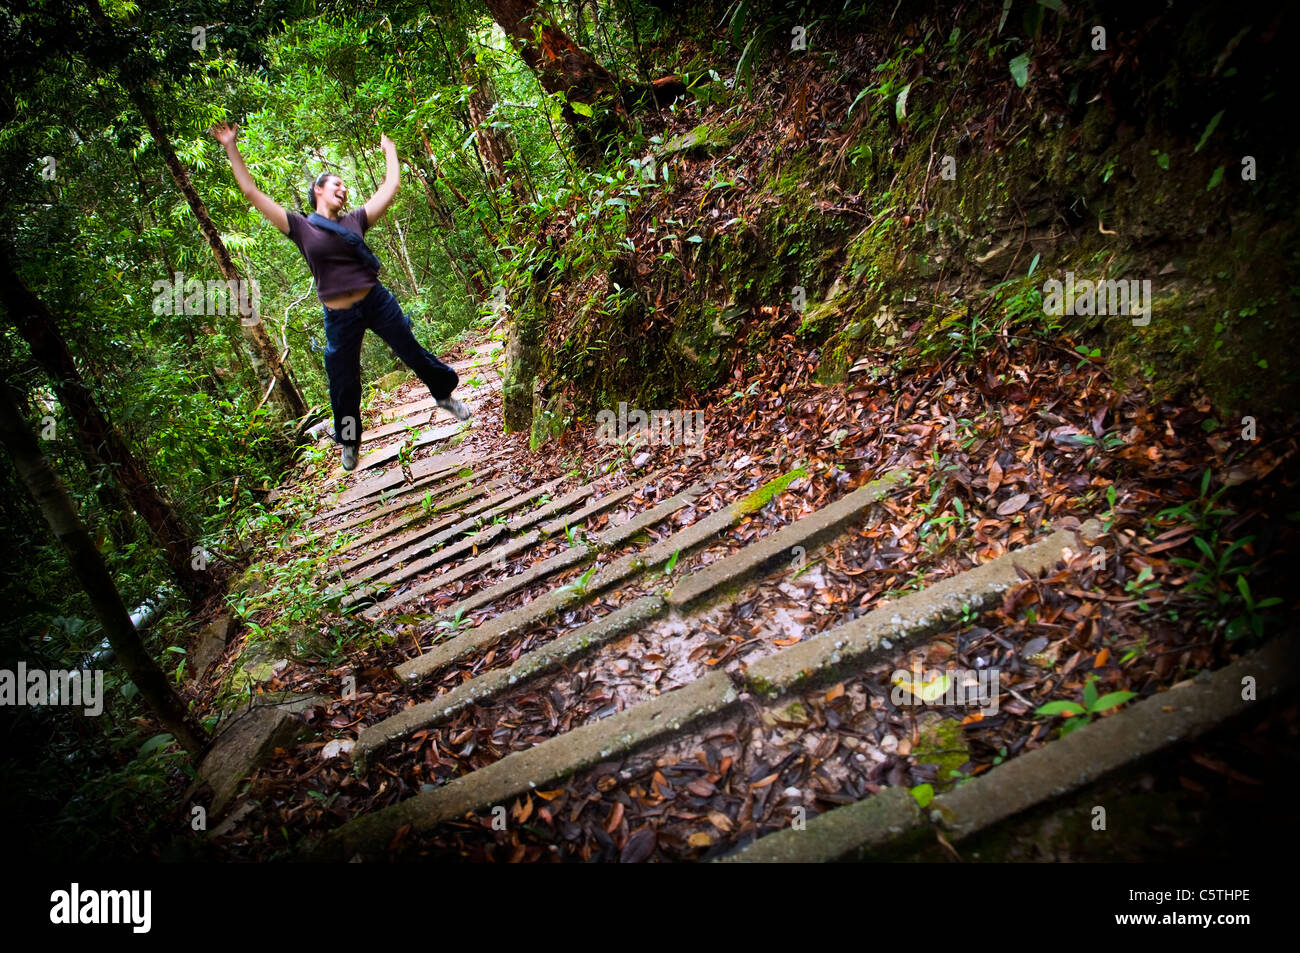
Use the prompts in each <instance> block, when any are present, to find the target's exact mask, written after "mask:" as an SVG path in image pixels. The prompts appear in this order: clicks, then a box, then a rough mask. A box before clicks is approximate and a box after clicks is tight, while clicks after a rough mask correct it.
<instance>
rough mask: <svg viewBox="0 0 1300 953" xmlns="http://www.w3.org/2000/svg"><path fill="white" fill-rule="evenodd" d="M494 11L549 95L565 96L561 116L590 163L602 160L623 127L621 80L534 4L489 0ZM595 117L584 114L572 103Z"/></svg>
mask: <svg viewBox="0 0 1300 953" xmlns="http://www.w3.org/2000/svg"><path fill="white" fill-rule="evenodd" d="M485 2H486V5H487V8H488V12H489V13H490V14H491V15H492V19H494V20H495V21H496V22H497V23H498V24H499V25H500V27H501V29H502V30H504V31H505V33H506V36H508V37H510V39H511V40H512V41H514V44H515V49H517V50H518V51H519V55H520V56H521V57H522V58H523V61H524V62H525V63H527V64H528V68H529V69H531V70H532V71H533V72H534V73H535V74H536V75H537V81H538V82H539V83H541V84H542V89H544V90H546V91H547V92H548V93H552V94H555V93H559V94H560V95H562V96H563V98H564V105H563V106H562V107H561V109H560V111H561V114H562V115H563V116H564V121H565V122H567V123H568V124H569V126H570V127H571V128H572V129H573V133H574V139H575V142H576V145H577V147H578V152H579V154H580V155H581V156H582V157H583V159H584V161H587V162H592V161H594V160H595V159H597V158H599V156H600V153H601V151H602V146H603V143H604V141H605V140H606V139H607V138H608V137H609V136H611V135H613V134H614V133H615V132H617V131H618V130H619V129H620V128H621V127H622V125H623V117H624V116H625V115H626V113H625V111H624V110H623V106H622V104H621V103H620V102H619V93H620V88H619V82H618V80H617V79H616V78H615V77H614V74H613V73H611V72H610V71H609V70H607V69H605V67H603V66H601V65H600V63H599V62H597V61H596V58H595V57H594V56H592V55H591V54H590V53H588V52H587V51H586V50H584V49H583V48H582V47H580V46H578V44H577V43H574V42H573V40H572V39H570V38H569V35H568V34H567V33H565V32H564V30H562V29H561V28H560V26H559V25H558V24H557V23H556V22H555V20H554V19H552V17H551V16H550V15H549V14H548V13H547V12H546V11H545V10H543V9H542V8H541V7H540V6H538V5H537V3H535V2H534V0H485ZM575 102H577V103H582V104H583V105H585V106H587V107H589V108H590V110H591V111H592V112H593V113H594V115H593V116H591V117H586V116H582V115H580V114H579V113H577V112H576V111H574V109H573V107H572V105H571V104H572V103H575Z"/></svg>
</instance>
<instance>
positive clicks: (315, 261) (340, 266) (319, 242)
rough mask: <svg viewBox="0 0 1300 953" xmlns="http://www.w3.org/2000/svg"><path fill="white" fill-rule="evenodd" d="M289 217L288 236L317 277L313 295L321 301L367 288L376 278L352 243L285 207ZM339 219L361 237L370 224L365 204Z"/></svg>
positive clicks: (313, 275) (373, 271)
mask: <svg viewBox="0 0 1300 953" xmlns="http://www.w3.org/2000/svg"><path fill="white" fill-rule="evenodd" d="M284 211H285V214H286V215H287V216H288V217H289V240H290V241H292V242H293V243H294V244H295V245H297V246H298V250H299V251H300V252H302V257H303V258H305V259H306V260H307V267H308V268H310V269H311V273H312V277H314V278H315V279H316V297H318V298H320V299H321V300H322V301H324V300H325V299H326V298H335V297H338V296H339V295H342V294H347V293H348V292H349V291H360V290H361V289H362V288H369V287H371V286H372V285H374V284H375V282H376V281H378V280H379V272H378V271H376V270H374V269H372V268H369V267H367V266H366V265H364V264H363V263H362V262H361V261H360V260H359V259H358V258H357V256H356V253H355V252H353V251H352V246H351V245H349V244H348V243H347V242H345V241H344V240H343V239H341V238H339V236H337V235H335V234H334V233H333V232H331V231H328V230H327V229H324V228H321V227H319V226H317V225H313V224H312V223H311V222H309V221H308V220H307V217H306V216H305V215H299V214H298V213H297V212H295V211H293V210H292V209H288V208H286V209H285V210H284ZM338 223H339V224H340V225H342V226H343V227H344V228H346V229H347V230H348V231H350V232H355V233H356V234H358V235H361V236H362V237H364V236H365V234H366V229H367V228H369V224H368V222H367V221H366V210H365V208H364V207H362V208H357V209H353V210H352V211H351V212H348V213H347V214H346V215H344V216H343V217H342V218H340V219H339V220H338Z"/></svg>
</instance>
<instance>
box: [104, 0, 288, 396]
mask: <svg viewBox="0 0 1300 953" xmlns="http://www.w3.org/2000/svg"><path fill="white" fill-rule="evenodd" d="M88 10H89V12H90V17H91V19H92V20H93V21H94V23H95V26H96V27H97V28H98V29H99V31H100V33H101V34H102V40H103V42H104V43H105V44H106V45H107V46H108V47H113V46H114V45H115V44H116V42H117V38H116V35H115V33H114V31H113V24H112V22H111V21H109V19H108V17H106V16H105V15H104V11H103V9H102V8H101V7H100V5H99V3H98V0H90V2H89V4H88ZM128 58H129V55H128ZM114 65H115V66H116V70H117V76H118V81H119V82H120V83H121V84H122V88H123V89H124V90H125V91H126V95H127V98H129V99H130V100H131V102H132V104H133V105H134V106H135V108H136V110H137V111H138V112H139V113H140V117H141V118H142V119H143V120H144V124H145V127H146V128H148V130H149V135H150V136H151V137H153V141H154V144H155V145H156V146H157V147H158V151H159V152H160V153H161V154H162V158H163V164H164V165H165V166H167V172H168V173H169V174H170V175H171V177H172V181H173V182H175V183H176V187H177V188H178V189H180V191H181V194H182V195H184V196H185V201H186V202H187V203H189V206H190V211H192V212H193V213H194V217H195V218H196V219H198V223H199V231H200V232H202V233H203V237H204V238H205V239H206V240H207V242H208V246H209V247H210V248H211V249H212V254H213V255H214V256H215V257H216V259H217V268H218V269H219V270H220V271H221V276H222V277H223V278H225V279H226V281H228V282H231V283H232V284H231V285H230V287H231V288H232V289H241V290H242V289H243V288H244V287H245V285H244V277H243V276H242V275H241V274H240V273H239V269H237V268H236V267H235V263H234V261H233V260H232V259H231V257H230V251H229V249H227V248H226V243H225V242H223V241H222V240H221V233H220V232H219V231H217V226H216V225H214V224H213V222H212V216H211V215H209V214H208V208H207V206H206V205H205V204H204V203H203V199H202V198H200V197H199V193H198V192H197V191H196V190H195V188H194V183H193V182H191V181H190V175H189V172H187V171H186V169H185V166H184V165H182V164H181V160H180V158H179V157H178V156H177V155H176V150H175V148H173V146H172V142H171V138H170V137H169V136H168V135H167V131H166V130H165V129H163V127H162V123H161V122H159V121H158V114H157V112H156V111H155V110H154V108H153V102H152V101H151V100H150V99H149V95H148V93H146V92H145V89H144V86H143V85H141V83H140V82H139V81H137V80H135V79H133V78H132V75H131V69H130V64H128V63H127V62H126V60H125V59H119V60H117V61H116V63H115V64H114ZM239 330H240V333H241V334H242V335H243V337H244V343H245V344H246V345H247V348H248V356H249V360H251V361H252V364H253V371H254V373H255V374H256V376H257V379H258V382H259V384H260V385H261V390H263V391H265V390H266V389H267V388H270V389H271V390H270V395H271V402H272V403H273V404H275V405H276V406H277V407H279V408H280V411H281V413H283V414H284V416H285V417H286V418H289V419H291V420H298V419H301V418H302V417H304V416H306V414H307V404H306V401H304V400H303V398H302V394H300V393H299V392H298V388H297V387H295V386H294V384H293V381H292V380H290V379H289V375H288V373H287V372H286V370H285V367H284V364H283V362H282V361H281V360H280V353H279V351H277V350H276V348H275V345H274V344H273V343H272V342H271V336H270V335H269V334H267V333H266V327H265V325H263V324H262V315H261V314H260V312H259V310H258V308H256V307H254V308H253V309H252V313H251V314H249V315H241V316H240V320H239ZM261 396H262V395H261V394H258V397H259V398H260V397H261Z"/></svg>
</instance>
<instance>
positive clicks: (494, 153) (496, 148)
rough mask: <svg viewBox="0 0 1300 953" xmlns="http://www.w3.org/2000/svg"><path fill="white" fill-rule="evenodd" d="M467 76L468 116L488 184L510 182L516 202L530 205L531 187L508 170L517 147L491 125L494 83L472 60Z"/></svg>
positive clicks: (495, 186)
mask: <svg viewBox="0 0 1300 953" xmlns="http://www.w3.org/2000/svg"><path fill="white" fill-rule="evenodd" d="M464 76H465V83H466V85H468V86H469V118H470V122H471V123H472V124H473V127H474V141H475V142H476V143H477V144H478V151H479V155H480V156H482V158H483V167H484V168H485V169H487V177H488V185H489V186H490V187H491V188H492V191H494V192H499V191H500V189H501V187H502V186H503V185H508V186H509V187H510V193H511V194H512V195H513V196H514V197H515V201H516V202H518V203H519V204H520V205H527V204H528V202H529V201H530V196H529V195H528V190H527V189H526V188H524V184H523V182H522V181H520V179H519V177H518V176H517V175H511V174H510V173H509V172H508V171H507V167H508V165H509V163H510V160H511V158H513V156H514V150H513V149H512V148H511V146H510V142H509V140H508V139H506V137H505V136H503V135H502V134H501V133H500V132H499V131H498V130H496V129H494V128H492V110H493V108H494V106H495V100H496V97H494V96H493V95H492V86H491V83H490V81H489V80H488V77H487V75H486V74H485V73H484V72H483V70H482V69H481V68H480V67H479V65H478V64H477V63H476V62H474V61H473V60H472V59H471V60H468V61H466V63H465V69H464Z"/></svg>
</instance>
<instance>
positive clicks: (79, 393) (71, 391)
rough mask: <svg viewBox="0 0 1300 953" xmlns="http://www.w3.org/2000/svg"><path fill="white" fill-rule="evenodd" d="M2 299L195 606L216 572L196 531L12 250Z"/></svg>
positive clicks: (3, 273) (1, 282)
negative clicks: (205, 563) (111, 413)
mask: <svg viewBox="0 0 1300 953" xmlns="http://www.w3.org/2000/svg"><path fill="white" fill-rule="evenodd" d="M0 303H3V304H4V307H5V310H6V311H8V312H9V319H10V320H11V321H12V322H13V323H14V325H15V326H16V327H17V328H18V333H19V334H21V335H22V336H23V339H24V340H25V341H26V342H27V345H28V346H29V347H30V348H31V351H32V356H33V357H34V358H36V360H37V361H38V362H40V364H41V366H42V367H43V368H45V371H46V373H47V374H49V375H50V378H51V380H52V381H53V382H54V391H55V393H56V394H57V395H58V397H59V403H60V404H62V405H63V407H64V409H65V410H67V412H68V414H69V416H71V417H72V421H73V425H74V426H75V427H76V428H77V432H78V438H79V440H80V441H81V442H83V443H84V445H85V446H86V448H87V449H88V451H89V453H90V454H92V455H93V456H94V457H95V458H96V459H99V460H102V461H103V462H104V463H105V464H106V465H107V466H108V468H109V470H110V471H111V472H112V474H113V479H114V480H115V481H116V482H117V484H118V485H119V486H120V487H121V488H122V490H123V491H124V492H125V493H126V497H127V499H128V500H130V502H131V506H132V508H134V509H135V511H136V512H137V513H139V514H140V518H141V519H142V520H144V523H145V525H146V526H147V527H148V528H149V534H150V535H151V536H152V537H153V539H154V541H155V542H156V543H157V544H158V545H159V546H160V547H161V548H162V551H163V555H164V557H165V558H166V560H167V565H168V566H169V567H171V571H172V574H173V575H174V576H175V577H176V582H177V584H178V585H179V586H180V588H181V591H182V592H184V593H185V597H186V598H187V599H188V600H189V601H190V603H191V604H192V605H195V606H197V605H199V604H200V603H201V602H203V601H204V600H205V599H206V598H207V597H208V596H209V595H211V593H212V591H213V579H212V576H211V574H210V573H207V572H203V571H200V570H196V569H195V568H194V567H193V565H192V563H191V559H192V558H193V549H194V545H195V542H194V535H193V534H192V533H191V532H189V530H188V529H186V527H185V525H184V524H183V523H182V521H181V519H180V517H179V516H177V514H176V511H175V510H174V509H173V508H172V506H171V504H170V503H168V502H167V500H166V499H164V498H163V496H162V494H161V493H160V492H159V490H158V487H157V486H155V485H154V483H153V482H152V481H150V480H149V478H148V477H147V476H146V475H145V473H144V469H143V468H142V467H141V466H140V463H139V461H138V460H136V457H135V455H134V454H133V453H132V452H131V450H130V448H128V447H127V445H126V441H125V440H123V438H122V434H121V433H120V432H119V431H118V429H117V428H116V427H115V426H113V424H112V423H111V422H110V421H109V420H108V418H107V417H106V416H105V415H104V413H103V411H101V410H100V408H99V405H98V404H97V403H96V401H95V398H94V395H93V394H91V392H90V388H89V387H87V386H86V382H85V380H84V379H83V378H82V376H81V372H80V371H78V370H77V365H76V363H75V362H74V361H73V359H72V354H71V353H70V352H69V351H68V346H67V344H66V343H65V342H64V340H63V336H62V335H61V334H60V333H59V329H58V323H57V321H56V320H55V318H54V314H53V313H52V312H51V311H50V309H49V308H48V307H47V306H46V305H45V303H44V302H43V301H41V300H40V299H39V298H38V297H36V295H35V294H33V293H32V291H31V290H30V289H29V288H28V287H27V286H26V285H25V284H24V283H23V280H22V278H21V277H19V275H18V274H17V272H16V271H15V270H14V268H13V264H12V262H11V261H10V260H9V258H8V256H7V254H5V255H0Z"/></svg>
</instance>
